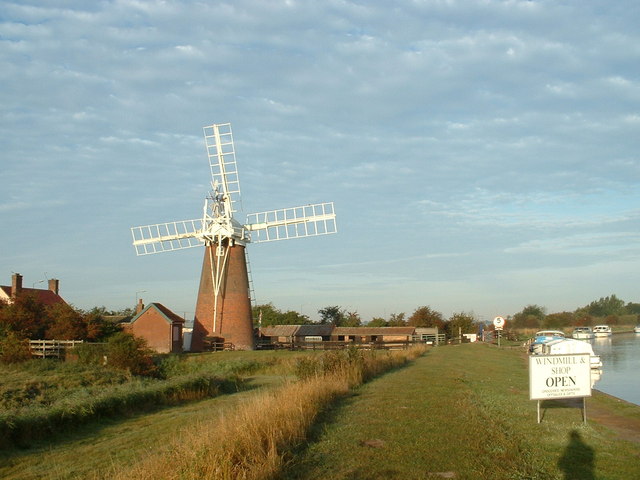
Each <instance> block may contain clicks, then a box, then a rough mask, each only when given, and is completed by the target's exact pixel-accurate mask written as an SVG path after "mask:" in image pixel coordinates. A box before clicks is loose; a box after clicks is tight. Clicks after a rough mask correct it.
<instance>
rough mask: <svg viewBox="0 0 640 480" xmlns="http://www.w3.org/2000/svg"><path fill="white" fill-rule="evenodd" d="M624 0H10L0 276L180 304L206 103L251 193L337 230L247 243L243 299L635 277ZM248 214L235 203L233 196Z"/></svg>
mask: <svg viewBox="0 0 640 480" xmlns="http://www.w3.org/2000/svg"><path fill="white" fill-rule="evenodd" d="M639 24H640V3H638V2H637V1H635V0H620V1H616V2H610V1H607V0H601V1H596V0H566V1H557V0H540V1H537V0H533V1H520V0H504V1H500V0H474V1H472V0H424V1H419V0H415V1H396V2H390V1H388V0H386V1H375V0H371V1H370V0H367V1H364V0H362V1H351V0H327V1H322V2H318V1H314V0H308V1H305V0H302V1H297V0H289V1H277V0H272V1H264V0H259V1H258V0H237V1H236V0H234V1H228V2H221V1H145V0H122V1H96V2H86V1H84V0H59V1H55V0H51V1H40V2H38V1H32V0H20V1H6V0H0V284H3V285H10V284H11V275H12V273H14V272H17V273H20V274H22V275H23V277H24V279H23V282H24V286H26V287H36V288H46V279H47V278H58V279H60V294H61V296H62V297H63V298H64V299H65V300H66V301H67V302H69V303H71V304H73V305H75V306H76V307H78V308H82V309H90V308H92V307H94V306H105V307H107V308H108V309H114V310H118V309H122V308H126V307H133V306H134V305H135V303H136V300H137V299H138V298H142V299H143V300H144V301H145V303H148V302H160V303H162V304H164V305H165V306H167V307H168V308H170V309H171V310H173V311H174V312H176V313H178V314H180V315H186V316H187V318H192V317H193V312H194V310H195V301H196V296H197V289H198V282H199V277H200V269H201V264H202V256H203V249H201V248H192V249H187V250H181V251H175V252H165V253H161V254H157V255H146V256H136V254H135V250H134V248H133V246H132V245H131V241H132V239H131V232H130V228H131V227H133V226H138V225H148V224H155V223H162V222H169V221H177V220H187V219H193V218H198V217H200V216H201V213H202V206H203V202H204V198H205V196H206V194H207V192H208V190H209V184H210V181H211V177H210V171H209V165H208V161H207V156H206V151H205V147H204V140H203V131H202V128H203V127H204V126H207V125H211V124H214V123H227V122H230V123H231V124H232V128H233V135H234V140H235V147H236V159H237V162H238V172H239V180H240V188H241V192H242V208H243V210H244V212H245V213H252V212H259V211H264V210H270V209H277V208H285V207H293V206H298V205H306V204H309V203H318V202H330V201H331V202H334V204H335V211H336V214H337V228H338V232H337V233H336V234H335V235H325V236H319V237H309V238H303V239H296V240H286V241H279V242H269V243H260V244H255V245H249V246H248V251H249V257H250V262H251V263H250V264H251V275H252V279H253V287H254V292H255V297H254V299H255V301H256V302H257V303H259V304H262V303H268V302H271V303H273V304H274V306H276V308H279V309H281V310H295V311H298V312H301V313H303V314H305V315H308V316H309V317H310V318H311V319H312V320H318V319H319V315H318V310H319V309H321V308H324V307H326V306H333V305H338V306H340V307H341V308H343V309H345V310H346V311H349V312H358V313H359V314H360V315H361V317H362V319H363V321H365V322H366V321H369V320H370V319H372V318H374V317H383V318H388V317H389V316H390V315H391V314H392V313H396V314H397V313H406V315H407V316H409V315H411V313H412V312H413V311H414V310H415V309H416V308H418V307H420V306H430V307H431V308H433V309H434V310H437V311H440V312H441V313H442V314H443V315H444V316H445V317H448V316H450V315H452V314H453V313H457V312H467V313H473V314H474V315H476V316H477V317H478V318H479V319H481V320H491V319H493V317H495V316H497V315H501V316H508V315H513V314H515V313H517V312H519V311H521V310H522V309H523V308H524V307H525V306H526V305H529V304H536V305H540V306H543V307H545V308H546V309H547V312H548V313H553V312H560V311H573V310H575V309H576V308H578V307H581V306H584V305H587V304H588V303H590V302H591V301H593V300H597V299H598V298H600V297H603V296H607V295H611V294H615V295H617V296H618V298H621V299H623V300H624V301H627V302H629V301H634V302H638V301H640V292H639V286H640V242H639V240H640V193H639V189H638V186H639V182H640V148H639V147H640V29H638V25H639ZM236 217H237V218H240V220H243V219H244V217H243V216H241V215H237V216H236Z"/></svg>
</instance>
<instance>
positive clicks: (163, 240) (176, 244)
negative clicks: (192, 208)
mask: <svg viewBox="0 0 640 480" xmlns="http://www.w3.org/2000/svg"><path fill="white" fill-rule="evenodd" d="M201 232H202V219H201V218H199V219H197V220H182V221H179V222H169V223H158V224H156V225H144V226H140V227H133V228H132V229H131V235H132V236H133V246H134V248H135V249H136V255H149V254H151V253H160V252H170V251H172V250H182V249H184V248H192V247H200V246H202V244H203V242H202V240H200V239H199V238H198V235H199V234H200V233H201Z"/></svg>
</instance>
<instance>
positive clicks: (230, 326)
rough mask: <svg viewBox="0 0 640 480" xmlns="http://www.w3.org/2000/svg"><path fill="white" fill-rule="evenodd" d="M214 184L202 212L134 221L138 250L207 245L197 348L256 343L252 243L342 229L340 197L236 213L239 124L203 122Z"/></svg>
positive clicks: (148, 251) (197, 318) (145, 252)
mask: <svg viewBox="0 0 640 480" xmlns="http://www.w3.org/2000/svg"><path fill="white" fill-rule="evenodd" d="M203 131H204V140H205V146H206V149H207V157H208V159H209V166H210V169H211V179H212V182H211V191H210V192H209V194H208V195H207V197H206V198H205V201H204V212H203V216H202V217H201V218H198V219H195V220H181V221H177V222H169V223H160V224H156V225H145V226H140V227H133V228H132V229H131V233H132V236H133V246H134V248H135V250H136V254H137V255H148V254H153V253H160V252H167V251H173V250H181V249H185V248H192V247H201V246H204V247H205V249H204V259H203V262H202V273H201V275H200V287H199V290H198V300H197V302H196V313H195V319H194V326H193V335H192V341H191V342H192V343H191V350H192V351H201V350H202V349H203V348H204V346H205V342H206V341H207V338H209V339H212V338H215V339H223V341H224V342H229V343H232V344H233V345H234V347H235V348H237V349H243V350H248V349H253V347H254V341H253V321H252V317H251V293H250V285H249V272H248V268H247V265H248V261H247V256H246V249H245V247H246V245H247V244H248V243H261V242H269V241H275V240H287V239H292V238H302V237H311V236H316V235H326V234H331V233H336V231H337V230H336V215H335V212H334V208H333V202H328V203H317V204H313V205H304V206H300V207H292V208H283V209H279V210H269V211H265V212H260V213H252V214H249V215H247V217H246V221H245V223H240V222H239V221H238V220H236V219H235V218H234V213H236V212H238V209H239V205H240V181H239V179H238V170H237V165H236V154H235V147H234V144H233V134H232V132H231V124H229V123H225V124H214V125H211V126H208V127H204V128H203Z"/></svg>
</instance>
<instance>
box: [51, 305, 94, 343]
mask: <svg viewBox="0 0 640 480" xmlns="http://www.w3.org/2000/svg"><path fill="white" fill-rule="evenodd" d="M46 312H47V316H48V317H49V318H50V323H49V326H48V328H47V331H46V332H45V338H47V339H51V340H85V339H86V338H87V324H86V323H85V320H84V318H83V316H82V313H80V312H79V311H78V310H76V309H74V308H73V307H71V306H70V305H68V304H66V303H56V304H54V305H50V306H48V307H47V308H46Z"/></svg>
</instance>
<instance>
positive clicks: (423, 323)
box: [407, 306, 446, 330]
mask: <svg viewBox="0 0 640 480" xmlns="http://www.w3.org/2000/svg"><path fill="white" fill-rule="evenodd" d="M407 323H408V324H409V325H411V326H412V327H437V328H438V330H444V327H445V324H446V322H445V321H444V318H443V317H442V313H440V312H438V311H436V310H433V309H432V308H431V307H427V306H424V307H418V308H416V310H415V311H414V312H413V313H412V314H411V316H410V317H409V320H408V321H407Z"/></svg>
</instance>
